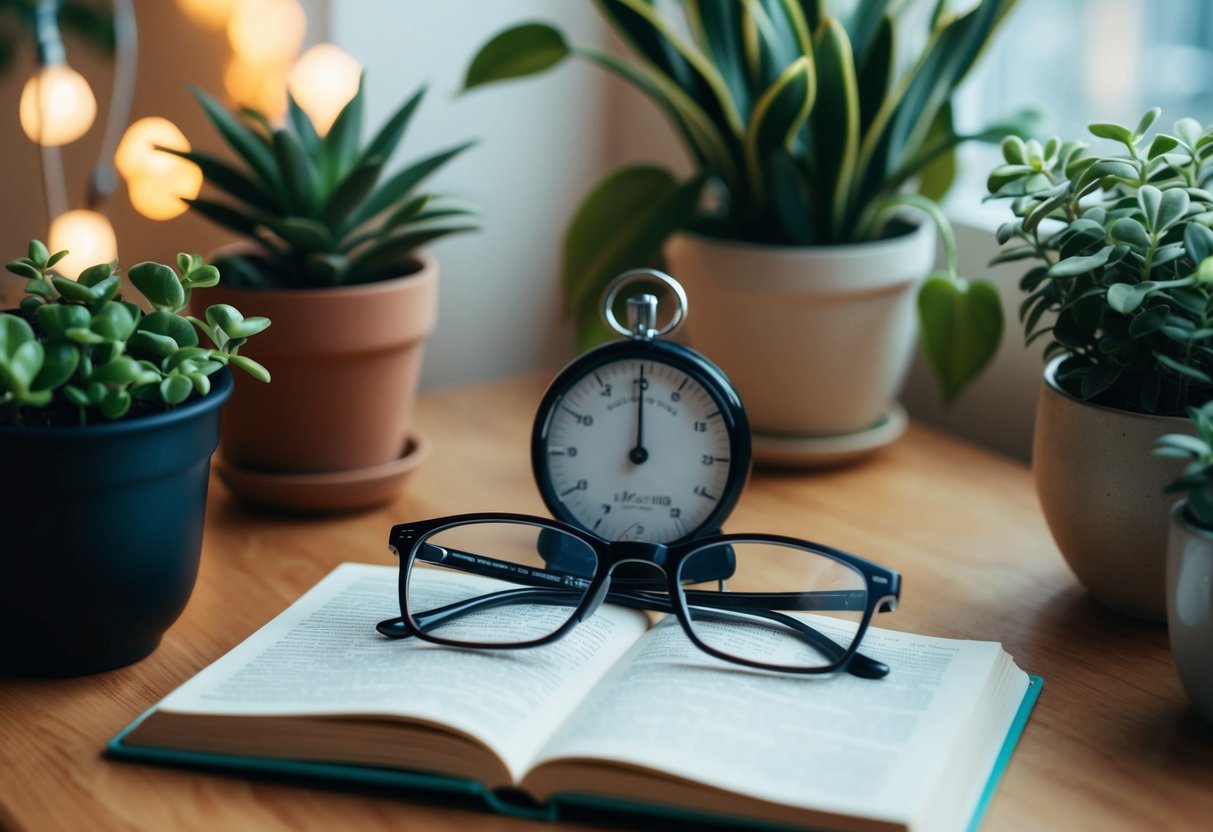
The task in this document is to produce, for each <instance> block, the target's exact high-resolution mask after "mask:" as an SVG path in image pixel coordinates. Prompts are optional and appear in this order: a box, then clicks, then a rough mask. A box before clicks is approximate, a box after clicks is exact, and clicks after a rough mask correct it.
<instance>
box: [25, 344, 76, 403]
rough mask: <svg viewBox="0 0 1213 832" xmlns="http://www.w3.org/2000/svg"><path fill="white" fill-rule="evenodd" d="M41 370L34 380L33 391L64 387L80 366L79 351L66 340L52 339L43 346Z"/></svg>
mask: <svg viewBox="0 0 1213 832" xmlns="http://www.w3.org/2000/svg"><path fill="white" fill-rule="evenodd" d="M42 346H43V349H44V351H45V355H44V356H43V359H42V370H41V371H40V372H39V373H38V377H37V378H35V379H34V384H33V388H34V389H35V390H54V389H56V388H58V387H61V386H62V385H64V384H65V383H66V382H67V381H68V379H70V378H71V377H72V373H74V372H76V368H77V367H78V366H80V349H79V348H78V347H77V346H76V345H75V344H73V343H72V342H70V341H68V340H67V339H66V338H52V339H50V340H48V341H46V342H45V343H44V344H43V345H42Z"/></svg>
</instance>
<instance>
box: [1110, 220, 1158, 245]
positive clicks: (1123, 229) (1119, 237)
mask: <svg viewBox="0 0 1213 832" xmlns="http://www.w3.org/2000/svg"><path fill="white" fill-rule="evenodd" d="M1108 236H1110V237H1111V238H1112V239H1113V240H1115V241H1116V242H1118V243H1127V244H1128V245H1131V246H1133V247H1134V248H1140V249H1147V248H1149V247H1150V243H1151V240H1150V233H1149V232H1148V231H1146V228H1145V226H1144V225H1142V224H1141V223H1139V222H1138V221H1137V220H1135V219H1133V218H1132V217H1121V218H1120V219H1118V220H1117V221H1116V222H1114V223H1113V224H1112V228H1111V229H1110V230H1109V231H1108Z"/></svg>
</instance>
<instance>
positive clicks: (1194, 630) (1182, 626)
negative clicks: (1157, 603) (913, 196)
mask: <svg viewBox="0 0 1213 832" xmlns="http://www.w3.org/2000/svg"><path fill="white" fill-rule="evenodd" d="M1187 504H1188V501H1187V500H1180V501H1179V502H1178V503H1176V504H1175V507H1174V508H1173V509H1172V510H1171V535H1170V537H1169V539H1168V546H1167V633H1168V635H1169V637H1170V640H1171V655H1172V656H1173V657H1174V658H1175V669H1176V670H1178V671H1179V680H1180V681H1181V682H1182V683H1183V686H1184V690H1185V691H1186V692H1187V694H1188V698H1189V699H1190V700H1192V707H1193V708H1195V709H1196V712H1197V713H1198V714H1200V715H1201V716H1202V717H1203V718H1204V719H1205V721H1207V722H1208V723H1209V724H1210V725H1213V532H1211V531H1209V530H1208V529H1202V528H1200V527H1198V526H1194V525H1193V524H1192V523H1191V522H1189V520H1188V518H1187V515H1186V513H1185V511H1186V509H1187Z"/></svg>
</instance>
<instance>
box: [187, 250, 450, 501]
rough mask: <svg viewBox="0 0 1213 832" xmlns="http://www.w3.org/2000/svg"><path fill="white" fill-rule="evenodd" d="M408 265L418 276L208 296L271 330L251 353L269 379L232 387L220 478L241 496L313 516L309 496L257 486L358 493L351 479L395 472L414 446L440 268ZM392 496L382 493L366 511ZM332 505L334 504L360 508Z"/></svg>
mask: <svg viewBox="0 0 1213 832" xmlns="http://www.w3.org/2000/svg"><path fill="white" fill-rule="evenodd" d="M417 259H418V260H420V264H421V268H420V270H419V271H416V272H413V273H411V274H408V275H407V276H405V277H400V278H395V279H391V280H384V281H378V282H375V283H367V284H361V285H356V286H343V287H336V288H328V289H305V290H281V289H278V290H256V289H235V288H231V287H226V286H223V285H222V284H221V285H220V286H218V287H216V288H214V289H210V290H208V292H207V293H206V297H205V300H206V303H207V304H208V305H209V304H214V303H229V304H231V305H233V306H235V307H236V308H238V309H240V310H241V311H242V312H244V313H245V314H246V315H265V316H268V317H269V318H270V319H271V321H272V324H271V326H270V327H269V329H267V330H265V331H264V332H262V333H260V334H258V335H257V338H256V339H255V341H251V342H250V346H249V350H248V354H249V357H250V358H253V359H255V360H257V361H259V362H260V363H262V364H264V365H265V366H266V367H267V368H268V369H269V371H270V374H271V376H272V381H271V382H270V383H269V384H262V383H261V382H258V381H255V380H254V379H251V378H238V379H237V383H236V391H235V394H234V395H233V396H232V401H231V404H230V405H229V407H228V409H227V412H226V413H225V414H224V419H223V427H222V440H221V444H220V457H221V459H220V463H219V472H220V474H221V475H222V476H223V477H224V480H225V481H226V482H227V483H228V485H229V486H231V487H232V488H233V490H235V491H236V492H237V493H238V494H241V495H242V496H245V497H246V498H248V499H251V500H253V501H255V502H262V503H270V504H273V505H276V506H278V507H281V508H291V507H296V508H300V509H307V510H316V509H321V508H323V507H324V505H323V502H324V501H323V500H321V501H320V503H319V504H318V503H317V499H316V494H315V493H314V492H315V489H314V488H313V489H312V492H313V493H309V494H306V495H305V494H292V493H285V494H283V495H281V497H278V496H275V495H274V494H272V493H270V492H269V491H266V487H267V485H268V486H269V487H271V490H273V489H274V488H277V486H279V485H281V486H283V487H285V488H286V489H287V491H288V492H290V491H291V488H290V487H291V484H292V479H291V478H292V477H293V478H294V480H293V482H294V484H295V485H297V486H301V487H305V488H306V487H307V486H308V485H309V483H310V484H311V485H312V486H316V485H320V486H324V485H326V484H327V486H328V488H329V490H332V488H333V487H340V486H342V485H344V486H345V487H357V484H358V482H359V481H360V480H362V479H365V478H364V477H362V476H361V473H360V472H366V474H367V477H378V478H380V479H382V478H383V477H384V474H385V470H386V469H385V466H387V467H388V468H392V467H393V466H397V465H398V464H400V463H403V462H404V461H405V458H406V457H407V456H408V455H409V452H410V451H411V450H415V449H416V448H417V447H418V446H419V445H420V442H419V441H417V440H416V439H410V431H409V417H410V415H411V412H412V407H413V400H414V397H415V395H416V389H417V383H418V380H419V376H420V371H421V360H422V352H423V346H424V341H425V338H426V336H427V335H428V334H429V333H430V332H431V331H432V330H433V327H434V321H435V318H436V315H437V306H438V264H437V262H436V261H435V260H434V258H433V257H431V256H430V255H429V254H427V253H424V252H423V253H420V254H418V255H417ZM394 470H395V469H393V471H394ZM389 473H392V472H389ZM262 475H263V476H262ZM309 478H310V479H309ZM295 490H296V491H298V489H295ZM347 496H348V495H347ZM390 496H391V490H390V489H389V490H388V491H387V492H384V491H383V489H379V490H378V491H375V492H374V493H373V494H372V495H371V500H370V502H371V503H373V502H376V501H377V502H383V501H384V500H386V499H388V498H390ZM338 503H339V504H334V505H332V506H331V507H332V508H334V509H346V508H357V507H359V505H358V504H365V503H366V501H364V500H362V499H357V500H354V503H355V505H349V504H348V503H349V501H348V500H340V501H338Z"/></svg>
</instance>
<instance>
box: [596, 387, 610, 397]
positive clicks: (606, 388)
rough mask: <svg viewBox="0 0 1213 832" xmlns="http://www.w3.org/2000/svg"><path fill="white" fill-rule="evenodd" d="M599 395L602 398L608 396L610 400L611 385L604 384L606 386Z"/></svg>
mask: <svg viewBox="0 0 1213 832" xmlns="http://www.w3.org/2000/svg"><path fill="white" fill-rule="evenodd" d="M598 395H600V396H606V397H607V398H610V396H611V385H609V384H604V385H602V389H601V390H599V391H598Z"/></svg>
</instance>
